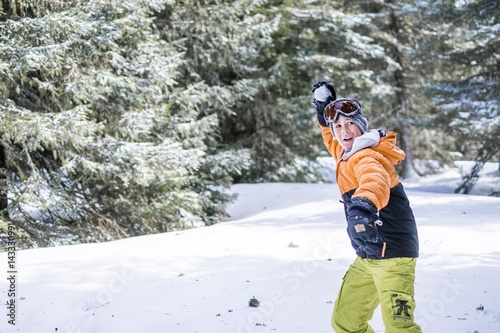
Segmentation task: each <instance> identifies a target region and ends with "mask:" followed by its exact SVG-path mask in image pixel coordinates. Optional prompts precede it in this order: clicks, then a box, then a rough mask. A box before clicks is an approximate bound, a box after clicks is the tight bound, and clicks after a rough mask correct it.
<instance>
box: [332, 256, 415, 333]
mask: <svg viewBox="0 0 500 333" xmlns="http://www.w3.org/2000/svg"><path fill="white" fill-rule="evenodd" d="M415 265H416V259H415V258H391V259H382V260H377V259H361V258H360V257H357V258H356V260H354V262H353V263H352V264H351V266H349V269H348V270H347V273H346V274H345V276H344V278H343V281H342V286H341V287H340V291H339V294H338V296H337V300H336V301H335V306H334V309H333V315H332V327H333V329H334V330H335V332H337V333H374V332H375V331H374V330H373V328H371V326H370V325H369V324H368V321H369V320H370V319H371V318H372V316H373V312H374V311H375V309H376V308H377V306H378V305H379V304H380V308H381V310H382V319H383V321H384V325H385V333H401V332H405V333H421V332H422V330H421V329H420V327H419V326H418V325H417V324H416V323H415V321H414V318H413V311H414V310H415V300H414V294H415V293H414V282H415Z"/></svg>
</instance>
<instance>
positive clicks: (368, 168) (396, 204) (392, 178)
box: [320, 126, 418, 259]
mask: <svg viewBox="0 0 500 333" xmlns="http://www.w3.org/2000/svg"><path fill="white" fill-rule="evenodd" d="M320 127H321V130H322V135H323V142H324V144H325V145H326V147H327V149H328V151H329V152H330V154H331V155H332V156H333V158H334V159H335V161H336V165H337V168H336V179H337V184H338V187H339V190H340V193H341V195H342V199H343V202H344V205H345V209H346V214H347V207H348V205H349V203H350V202H351V200H352V199H353V198H356V197H360V198H364V199H366V200H368V201H369V202H371V203H372V204H373V205H374V206H375V207H376V210H377V211H378V213H379V219H380V220H381V221H382V225H381V226H379V227H378V228H377V229H378V231H379V233H380V236H381V238H382V241H381V242H380V243H377V244H369V246H368V248H367V249H366V248H364V249H358V247H357V246H356V245H355V244H354V242H352V244H353V247H354V248H355V249H356V250H357V254H358V255H359V256H361V257H366V258H373V259H381V258H393V257H418V235H417V228H416V223H415V218H414V216H413V212H412V209H411V207H410V204H409V201H408V198H407V196H406V193H405V191H404V189H403V185H402V184H401V183H400V181H399V177H398V175H397V173H396V169H395V167H394V165H396V164H398V163H400V162H401V161H402V160H403V159H404V158H405V153H404V152H403V151H402V150H401V149H399V148H398V147H397V146H396V133H395V132H388V133H387V135H386V136H384V137H381V138H380V141H379V143H378V144H377V145H375V146H373V147H369V148H364V149H361V150H359V151H357V152H355V153H354V154H353V155H352V156H350V157H348V158H347V159H344V158H343V156H344V152H345V151H344V148H343V147H342V146H341V145H340V144H339V143H338V141H337V140H336V139H335V138H334V137H333V135H332V133H331V131H330V128H328V127H325V126H320Z"/></svg>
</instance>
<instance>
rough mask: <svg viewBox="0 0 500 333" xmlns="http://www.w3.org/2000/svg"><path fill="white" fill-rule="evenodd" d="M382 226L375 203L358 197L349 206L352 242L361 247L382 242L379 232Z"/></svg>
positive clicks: (348, 220) (349, 227)
mask: <svg viewBox="0 0 500 333" xmlns="http://www.w3.org/2000/svg"><path fill="white" fill-rule="evenodd" d="M381 225H382V221H380V220H379V218H378V214H377V208H376V207H375V205H373V203H371V202H370V201H369V200H367V199H364V198H359V197H356V198H354V199H352V200H351V201H350V202H349V204H348V206H347V232H348V233H349V236H350V238H351V239H352V241H353V242H354V243H355V244H356V245H358V246H361V247H364V246H366V243H379V242H381V241H382V239H381V237H380V234H379V232H378V230H377V227H378V226H381Z"/></svg>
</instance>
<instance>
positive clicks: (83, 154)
mask: <svg viewBox="0 0 500 333" xmlns="http://www.w3.org/2000/svg"><path fill="white" fill-rule="evenodd" d="M0 10H1V13H0V78H1V80H0V117H1V118H0V236H2V237H0V239H1V241H0V248H2V247H5V245H6V242H7V239H8V237H9V236H12V234H15V237H16V240H17V246H18V247H20V248H31V247H39V246H53V245H62V244H74V243H82V242H100V241H106V240H112V239H119V238H124V237H131V236H136V235H144V234H151V233H159V232H167V231H172V230H179V229H183V228H190V227H194V226H201V225H211V224H214V223H217V222H219V221H223V220H224V219H225V218H226V216H227V214H226V207H227V205H228V204H229V203H230V202H231V201H232V200H233V199H234V198H233V197H232V196H231V195H229V194H228V193H229V192H227V191H225V189H228V188H229V187H230V186H231V185H233V184H237V183H259V182H322V181H324V179H322V177H321V173H319V172H316V170H318V168H319V164H318V158H321V157H323V156H326V155H325V154H326V150H325V149H324V147H323V143H322V140H321V136H320V133H319V130H318V128H317V126H318V125H317V122H316V119H315V110H314V108H313V107H312V105H311V103H310V102H311V97H312V96H311V92H310V89H311V86H312V84H314V83H315V82H316V81H319V80H326V81H329V82H331V83H333V84H334V85H335V87H336V89H337V92H338V95H339V96H338V97H355V98H358V99H359V100H360V101H361V103H362V105H363V110H364V113H365V115H366V116H367V118H368V120H369V122H370V127H372V128H384V129H388V130H394V131H396V132H398V134H399V136H398V144H399V145H400V146H401V147H402V148H403V149H404V150H405V152H406V153H407V158H406V160H405V162H404V163H403V164H402V165H400V166H399V170H398V172H399V173H400V175H401V176H402V177H403V178H405V177H406V178H407V177H418V176H422V175H426V174H429V173H432V172H433V170H436V169H437V168H440V167H443V166H446V165H448V164H450V163H452V162H453V161H454V160H457V159H459V160H468V161H475V166H474V167H473V168H472V170H471V171H470V172H469V173H468V174H467V175H465V176H464V180H463V182H462V184H461V185H460V186H459V187H458V188H457V189H456V190H455V191H456V192H457V193H468V192H469V191H470V189H471V188H472V187H473V186H474V183H475V181H476V180H477V177H478V176H479V172H480V170H481V168H482V166H483V165H484V163H485V162H489V161H490V162H491V161H493V162H498V161H499V150H500V144H499V142H500V140H499V139H500V138H499V133H500V114H499V104H500V103H499V99H500V94H499V91H500V80H499V71H500V53H499V50H500V38H499V31H500V22H499V20H500V2H498V1H497V0H483V1H466V0H464V1H448V0H437V1H436V0H432V1H430V0H419V1H407V0H405V1H391V0H373V1H336V0H317V1H314V0H307V1H306V0H267V1H266V0H235V1H224V0H208V1H204V0H184V1H174V0H119V1H118V0H106V1H104V0H85V1H83V0H81V1H80V0H68V1H62V0H52V1H51V0H2V1H1V8H0ZM491 195H499V194H498V193H491Z"/></svg>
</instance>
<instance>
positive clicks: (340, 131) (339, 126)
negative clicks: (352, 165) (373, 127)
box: [332, 115, 362, 149]
mask: <svg viewBox="0 0 500 333" xmlns="http://www.w3.org/2000/svg"><path fill="white" fill-rule="evenodd" d="M332 127H333V133H334V134H335V138H336V139H337V141H338V142H339V143H340V145H341V146H342V147H343V148H344V149H351V148H352V144H353V143H354V139H355V138H357V137H358V136H361V134H362V133H361V130H360V129H359V127H358V126H357V125H356V124H355V123H354V122H353V121H352V120H351V119H350V118H348V117H345V116H343V115H339V119H337V121H336V122H334V123H332Z"/></svg>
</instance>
